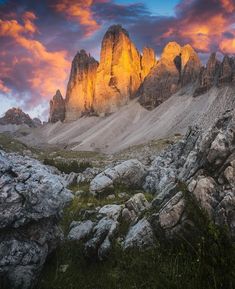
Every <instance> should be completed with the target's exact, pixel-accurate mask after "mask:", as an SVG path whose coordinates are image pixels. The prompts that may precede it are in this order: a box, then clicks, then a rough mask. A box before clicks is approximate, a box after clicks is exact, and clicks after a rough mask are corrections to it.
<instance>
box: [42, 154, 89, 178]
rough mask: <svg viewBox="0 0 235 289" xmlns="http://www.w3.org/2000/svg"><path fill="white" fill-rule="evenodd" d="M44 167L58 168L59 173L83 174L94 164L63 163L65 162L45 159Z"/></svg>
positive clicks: (85, 162)
mask: <svg viewBox="0 0 235 289" xmlns="http://www.w3.org/2000/svg"><path fill="white" fill-rule="evenodd" d="M43 163H44V165H48V166H53V167H56V168H57V169H58V170H59V171H61V172H62V173H66V174H70V173H72V172H74V173H82V172H84V171H85V170H86V169H87V168H90V167H92V164H91V163H90V162H88V161H82V162H78V161H75V160H73V161H71V162H70V161H63V160H55V159H48V158H46V159H44V161H43Z"/></svg>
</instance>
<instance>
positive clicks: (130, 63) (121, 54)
mask: <svg viewBox="0 0 235 289" xmlns="http://www.w3.org/2000/svg"><path fill="white" fill-rule="evenodd" d="M140 84H141V56H140V53H139V52H138V50H137V49H136V47H135V45H134V44H133V42H132V41H131V40H130V37H129V34H128V32H127V31H126V30H125V29H123V28H122V27H121V26H120V25H114V26H111V27H110V28H109V29H108V31H107V32H106V34H105V35H104V38H103V41H102V46H101V54H100V64H99V67H98V70H97V79H96V87H95V99H94V109H95V111H97V112H98V113H105V114H107V113H112V112H114V111H116V110H117V109H118V108H119V107H120V106H122V105H124V104H127V103H128V102H129V100H130V99H131V98H133V97H134V95H135V93H136V91H137V89H138V88H139V86H140Z"/></svg>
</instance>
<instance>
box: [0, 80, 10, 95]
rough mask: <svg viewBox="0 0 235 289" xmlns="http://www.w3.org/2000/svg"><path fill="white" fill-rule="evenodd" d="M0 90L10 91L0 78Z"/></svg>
mask: <svg viewBox="0 0 235 289" xmlns="http://www.w3.org/2000/svg"><path fill="white" fill-rule="evenodd" d="M0 92H3V93H10V92H11V90H10V88H8V87H7V86H5V85H4V83H3V81H2V80H1V79H0Z"/></svg>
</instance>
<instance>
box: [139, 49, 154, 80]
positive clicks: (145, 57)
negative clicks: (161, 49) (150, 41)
mask: <svg viewBox="0 0 235 289" xmlns="http://www.w3.org/2000/svg"><path fill="white" fill-rule="evenodd" d="M155 63H156V56H155V52H154V50H153V49H152V48H149V47H144V49H143V54H142V56H141V70H142V71H141V76H142V80H144V78H145V77H146V76H147V75H148V74H149V72H150V70H151V69H152V68H153V66H154V65H155Z"/></svg>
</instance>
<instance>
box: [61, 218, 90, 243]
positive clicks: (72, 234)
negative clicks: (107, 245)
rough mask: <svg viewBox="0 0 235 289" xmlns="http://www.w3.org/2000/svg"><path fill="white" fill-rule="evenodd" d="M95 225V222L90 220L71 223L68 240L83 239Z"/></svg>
mask: <svg viewBox="0 0 235 289" xmlns="http://www.w3.org/2000/svg"><path fill="white" fill-rule="evenodd" d="M93 227H94V223H93V222H92V221H90V220H87V221H84V222H72V224H71V225H70V229H71V230H70V231H69V234H68V236H67V239H68V240H72V241H81V240H84V239H85V238H87V237H88V236H89V234H90V233H91V231H92V229H93Z"/></svg>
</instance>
